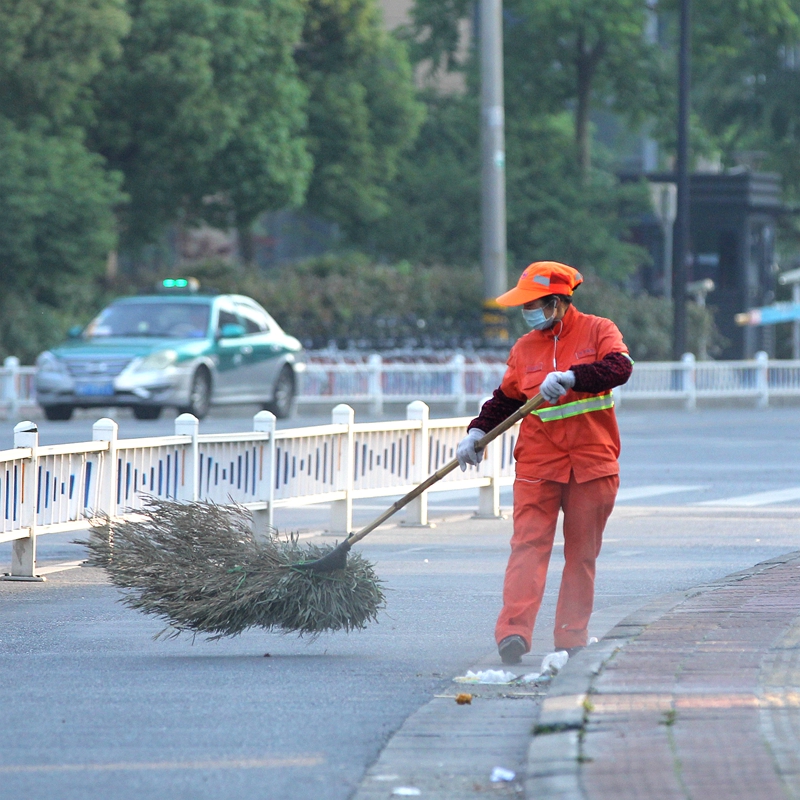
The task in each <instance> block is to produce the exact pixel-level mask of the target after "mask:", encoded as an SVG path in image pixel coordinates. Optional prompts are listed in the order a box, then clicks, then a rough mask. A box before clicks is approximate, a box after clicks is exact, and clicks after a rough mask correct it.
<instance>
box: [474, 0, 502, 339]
mask: <svg viewBox="0 0 800 800" xmlns="http://www.w3.org/2000/svg"><path fill="white" fill-rule="evenodd" d="M479 24H480V57H481V264H482V267H483V297H484V303H483V333H484V337H485V338H486V339H487V340H489V341H506V340H508V324H507V320H506V316H505V311H504V309H502V308H501V307H500V306H498V305H497V303H496V302H495V298H496V297H497V296H498V295H500V294H502V293H503V292H505V291H506V289H507V288H508V285H507V283H508V275H507V274H506V147H505V112H504V109H503V2H502V0H480V23H479Z"/></svg>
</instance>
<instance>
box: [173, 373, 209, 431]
mask: <svg viewBox="0 0 800 800" xmlns="http://www.w3.org/2000/svg"><path fill="white" fill-rule="evenodd" d="M210 407H211V376H210V375H209V374H208V370H205V369H199V370H197V372H195V374H194V377H193V378H192V388H191V389H190V390H189V405H187V406H184V407H183V408H179V409H178V410H179V411H180V412H181V414H194V416H196V417H197V419H203V417H205V416H206V415H207V414H208V410H209V408H210Z"/></svg>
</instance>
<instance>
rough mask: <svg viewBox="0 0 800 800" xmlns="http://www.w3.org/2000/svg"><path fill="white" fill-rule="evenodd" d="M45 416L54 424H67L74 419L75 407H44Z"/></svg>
mask: <svg viewBox="0 0 800 800" xmlns="http://www.w3.org/2000/svg"><path fill="white" fill-rule="evenodd" d="M42 410H43V411H44V416H45V418H46V419H49V420H52V421H53V422H66V421H67V420H68V419H72V412H73V411H74V410H75V409H74V408H73V406H43V409H42Z"/></svg>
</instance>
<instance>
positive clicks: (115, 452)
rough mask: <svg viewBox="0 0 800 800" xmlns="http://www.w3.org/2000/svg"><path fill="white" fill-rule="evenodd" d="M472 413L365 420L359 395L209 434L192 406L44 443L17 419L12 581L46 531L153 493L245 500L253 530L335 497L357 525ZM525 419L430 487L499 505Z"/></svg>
mask: <svg viewBox="0 0 800 800" xmlns="http://www.w3.org/2000/svg"><path fill="white" fill-rule="evenodd" d="M468 423H469V418H468V417H458V418H452V419H435V420H432V419H430V416H429V412H428V406H427V405H426V404H425V403H423V402H421V401H415V402H412V403H410V404H409V405H408V407H407V413H406V419H404V420H397V421H387V422H372V423H356V422H355V412H354V411H353V409H352V408H351V407H350V406H347V405H338V406H336V407H335V408H334V409H333V412H332V422H331V424H329V425H318V426H313V427H307V428H289V429H286V430H280V431H279V430H276V426H275V417H274V416H273V415H272V414H271V413H270V412H268V411H260V412H259V413H258V414H256V416H255V417H254V425H253V428H254V429H253V431H250V432H244V433H226V434H201V433H200V423H199V422H198V420H197V419H196V418H195V417H193V416H192V415H191V414H181V415H180V416H179V417H177V419H176V420H175V433H174V435H172V436H160V437H150V438H146V439H118V438H117V431H118V427H117V423H116V422H114V421H113V420H111V419H101V420H98V421H97V422H96V423H95V425H94V428H93V437H94V438H93V440H92V441H91V442H78V443H75V444H60V445H51V446H45V447H40V446H39V438H38V437H39V434H38V430H37V427H36V425H35V424H34V423H33V422H30V421H26V422H21V423H19V424H18V425H17V426H16V427H15V428H14V444H15V447H14V449H11V450H5V451H2V452H0V542H11V543H12V557H11V573H10V574H9V575H8V576H6V578H7V579H12V580H37V579H38V578H37V573H36V542H37V539H38V537H39V536H43V535H45V534H49V533H63V532H67V531H74V530H80V529H85V528H86V527H87V526H88V525H89V524H90V523H91V520H92V519H99V518H105V517H108V518H109V519H111V520H120V519H126V518H130V517H131V516H132V515H135V514H136V513H137V511H138V510H141V508H142V506H143V504H144V503H145V502H146V499H147V497H157V498H162V499H172V500H176V501H192V500H203V501H210V502H214V503H220V504H227V503H238V504H240V505H243V506H245V507H247V508H249V509H250V510H251V511H252V512H253V516H254V526H255V530H256V532H257V533H258V532H262V531H263V530H265V529H266V528H271V527H272V523H273V514H274V511H275V509H276V508H289V507H292V506H295V507H297V506H304V505H311V504H314V503H330V506H331V515H330V522H329V525H328V530H330V531H331V532H333V533H340V534H342V535H343V536H344V535H346V534H347V533H349V532H350V531H351V530H352V528H353V501H354V500H358V499H362V498H370V497H388V496H392V495H402V494H406V493H407V492H409V491H410V490H411V489H412V488H414V487H415V486H417V485H418V484H419V483H421V482H422V481H423V480H424V479H425V478H427V477H428V475H429V474H431V473H432V472H434V471H435V470H437V469H438V468H439V467H441V466H443V465H444V464H445V463H447V462H448V461H451V460H452V459H453V458H454V457H455V449H456V445H457V443H458V441H459V440H460V438H461V437H462V436H463V433H464V430H465V428H466V426H467V424H468ZM516 436H517V432H516V429H512V430H509V431H507V432H506V433H505V434H503V436H502V437H498V439H496V440H495V441H494V442H492V443H491V444H490V445H489V446H488V447H487V448H486V452H485V458H484V460H483V462H482V463H481V465H480V467H479V468H478V469H471V470H469V471H467V472H461V471H460V470H455V471H453V472H451V473H450V474H449V475H447V476H446V477H445V478H444V479H442V480H441V481H439V483H437V484H435V485H434V486H433V487H431V489H430V490H429V492H434V491H436V492H446V491H451V490H461V489H470V488H472V489H478V490H479V491H478V503H477V509H476V511H477V512H478V514H479V515H481V516H486V517H497V516H499V515H500V487H501V486H504V485H510V484H511V483H512V482H513V478H514V459H513V450H514V444H515V441H516ZM427 496H428V493H427V492H426V493H424V494H423V495H422V496H421V497H419V498H417V499H415V500H414V501H412V503H410V504H409V505H408V507H407V510H406V517H405V519H406V521H407V522H410V523H412V524H415V525H425V524H427V522H428V501H427Z"/></svg>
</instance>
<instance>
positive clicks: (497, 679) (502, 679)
mask: <svg viewBox="0 0 800 800" xmlns="http://www.w3.org/2000/svg"><path fill="white" fill-rule="evenodd" d="M516 679H517V676H516V675H515V674H514V673H513V672H506V671H505V670H502V669H484V670H481V671H480V672H473V671H472V670H471V669H470V670H467V674H466V675H459V676H458V677H457V678H453V680H454V681H455V682H456V683H498V684H500V683H511V682H512V681H515V680H516Z"/></svg>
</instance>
